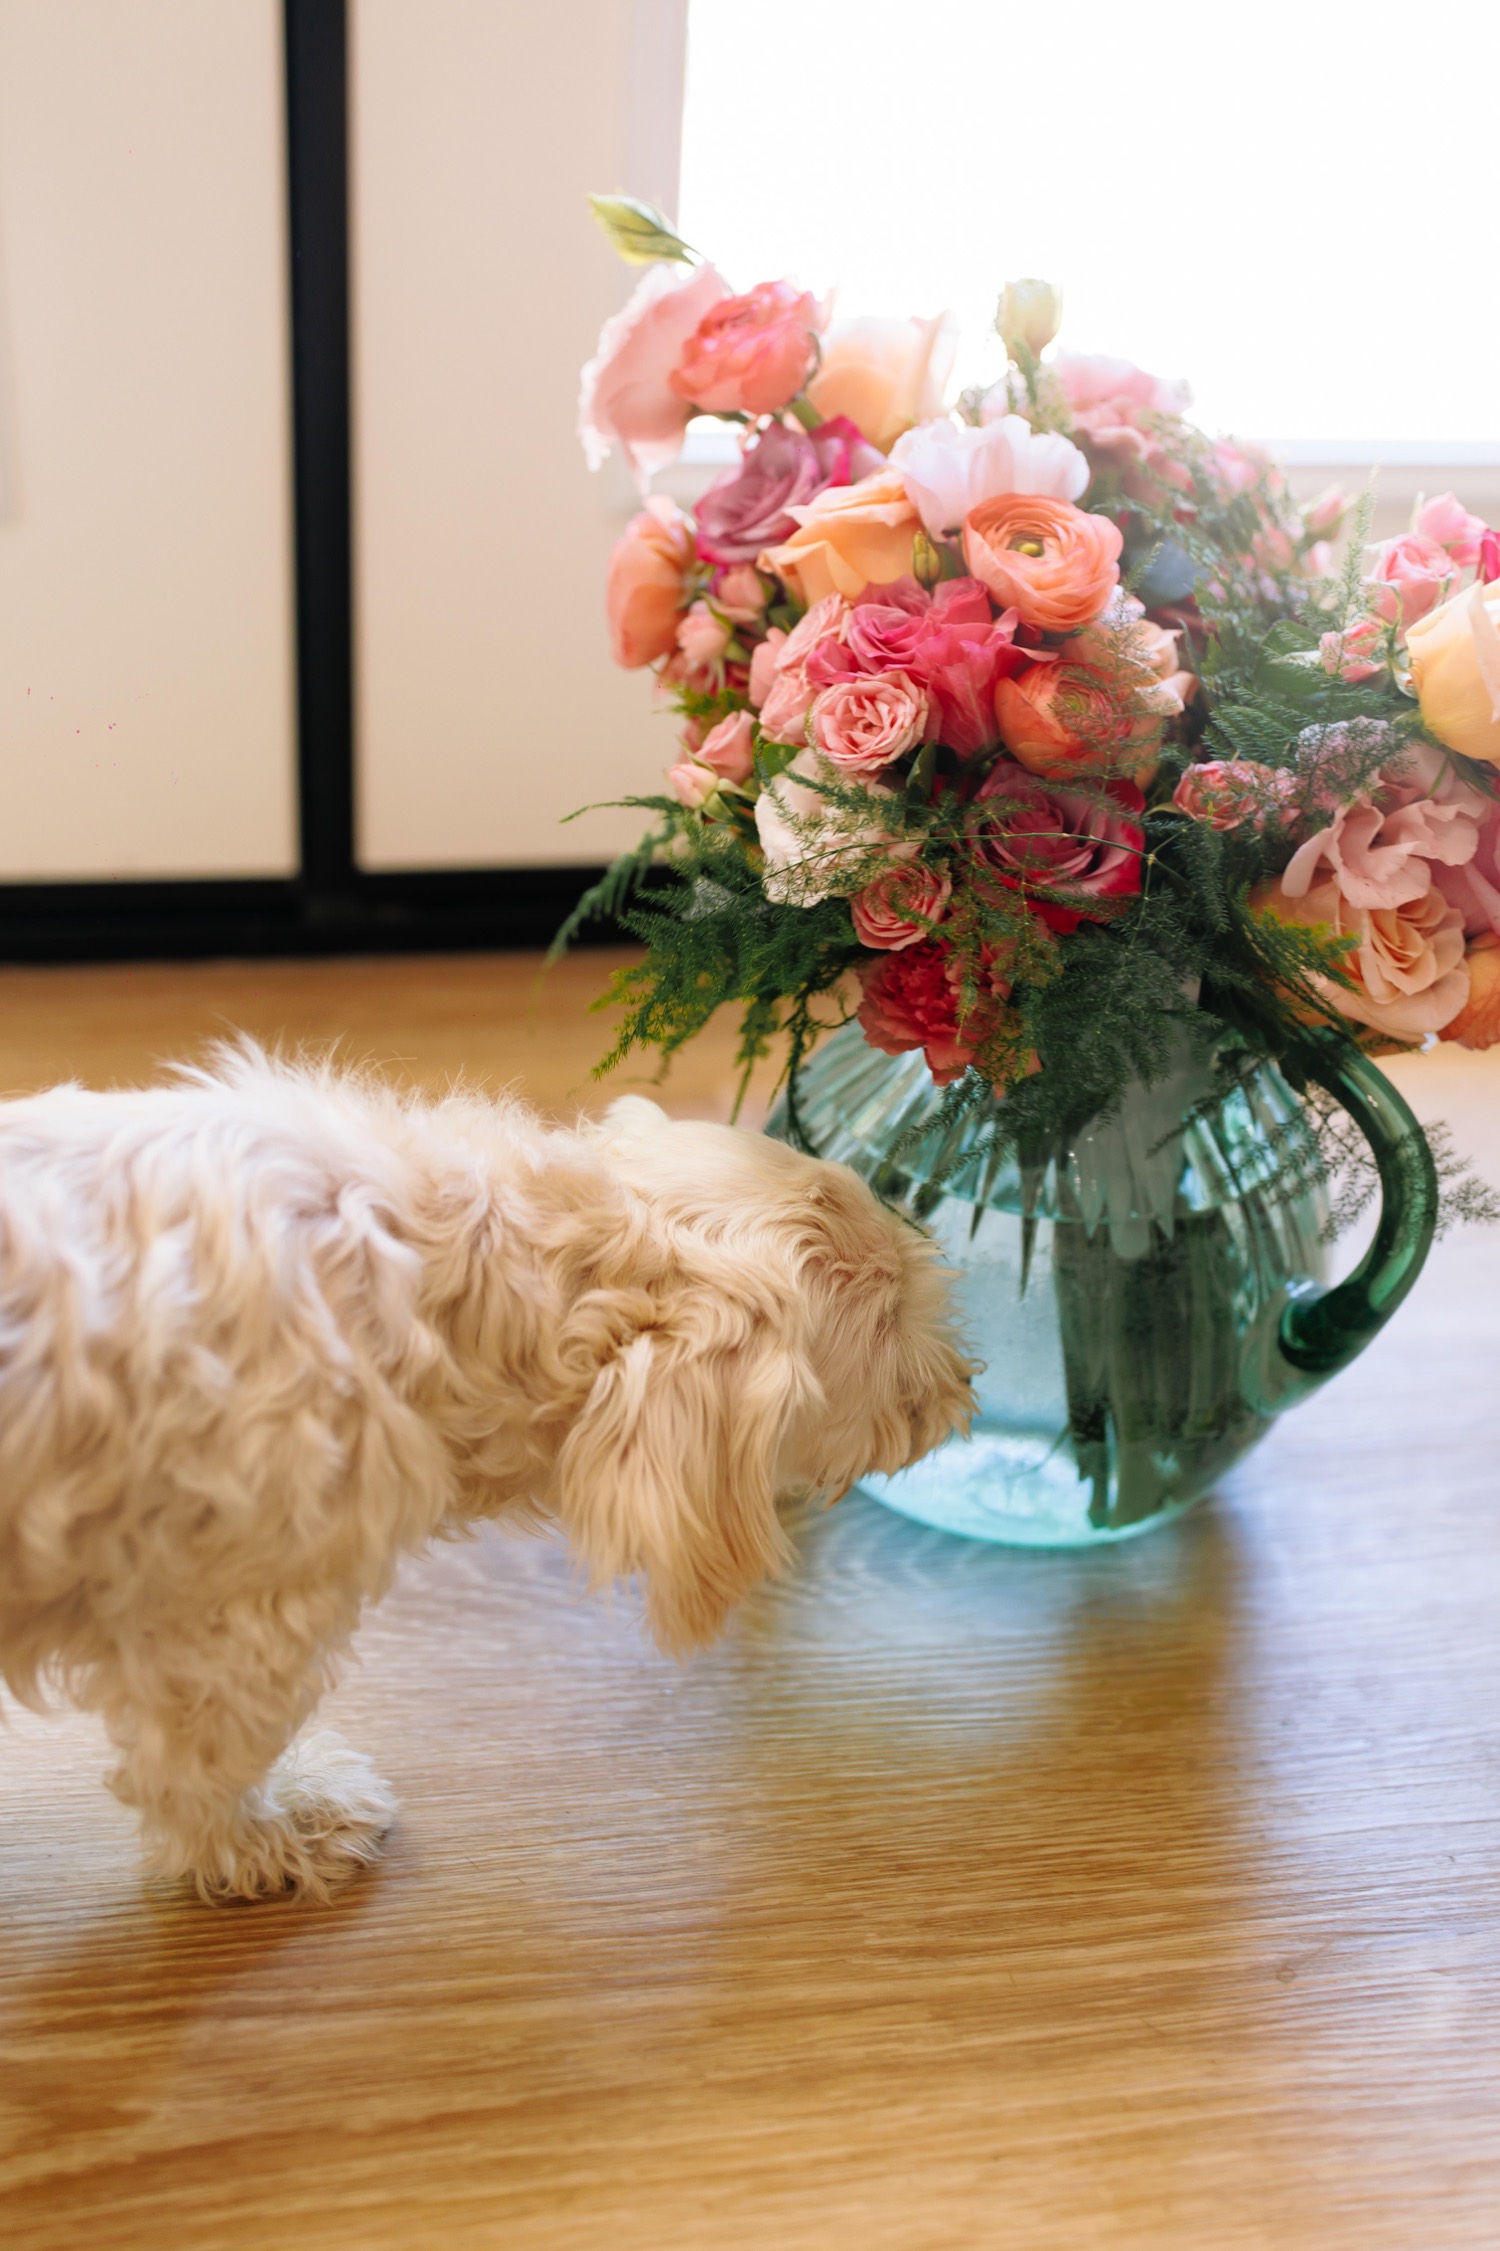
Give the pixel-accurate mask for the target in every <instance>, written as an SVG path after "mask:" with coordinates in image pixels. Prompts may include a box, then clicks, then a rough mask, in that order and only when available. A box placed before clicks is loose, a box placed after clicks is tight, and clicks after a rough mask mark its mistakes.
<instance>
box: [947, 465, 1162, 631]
mask: <svg viewBox="0 0 1500 2251" xmlns="http://www.w3.org/2000/svg"><path fill="white" fill-rule="evenodd" d="M1123 545H1124V541H1123V540H1122V538H1121V535H1120V527H1119V525H1118V524H1114V523H1111V522H1110V520H1109V518H1108V517H1107V516H1094V515H1089V514H1086V513H1085V511H1084V510H1083V509H1081V508H1075V507H1074V506H1073V505H1072V503H1071V501H1067V500H1047V499H1043V498H1041V497H1039V496H1036V495H1033V494H1030V493H1007V494H1005V495H1003V496H1002V497H1001V498H1000V499H998V500H986V501H984V502H982V503H981V505H980V506H979V507H978V508H976V509H975V510H974V512H973V514H972V515H971V516H970V517H969V519H968V521H967V522H966V524H965V525H964V555H965V558H966V560H967V562H968V565H969V569H970V570H971V571H972V572H973V574H974V576H975V577H976V578H977V579H979V580H980V581H981V582H982V584H984V585H985V586H987V587H988V588H989V590H990V592H991V594H992V595H993V596H994V598H995V600H996V601H997V602H998V603H999V605H1000V607H1001V608H1002V609H1013V610H1015V611H1016V612H1017V613H1018V615H1019V617H1020V620H1021V623H1022V624H1023V625H1031V626H1036V627H1037V628H1038V629H1039V630H1040V631H1042V632H1044V633H1076V632H1077V631H1078V629H1079V627H1080V626H1084V625H1088V624H1090V623H1091V622H1092V620H1093V619H1095V618H1096V617H1098V616H1099V614H1100V612H1101V611H1102V610H1103V609H1104V608H1105V607H1106V606H1107V604H1108V602H1109V599H1110V597H1111V595H1112V594H1113V593H1114V591H1115V588H1116V587H1117V586H1118V584H1119V581H1120V573H1119V561H1120V549H1121V547H1122V546H1123Z"/></svg>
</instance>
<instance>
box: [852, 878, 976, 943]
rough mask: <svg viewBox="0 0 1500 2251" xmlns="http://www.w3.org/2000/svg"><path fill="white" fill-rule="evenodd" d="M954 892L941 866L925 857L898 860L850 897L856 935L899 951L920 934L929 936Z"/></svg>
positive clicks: (863, 940) (867, 941)
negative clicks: (935, 865) (931, 862)
mask: <svg viewBox="0 0 1500 2251" xmlns="http://www.w3.org/2000/svg"><path fill="white" fill-rule="evenodd" d="M952 896H953V885H952V882H951V880H950V879H949V877H948V876H946V875H945V874H944V873H943V870H942V869H941V868H932V867H928V866H927V865H926V863H925V862H924V861H922V860H897V861H896V862H895V863H894V864H893V865H892V866H891V867H888V868H887V869H886V870H885V871H884V873H883V874H881V875H877V876H876V878H875V880H874V882H873V883H868V884H866V886H865V888H864V890H863V891H861V892H859V893H858V895H857V896H856V897H855V898H853V899H851V900H850V902H849V911H850V913H851V915H852V916H853V918H854V935H855V937H856V938H857V939H858V940H859V942H860V944H861V945H862V946H871V947H873V948H874V949H875V950H876V951H877V952H879V953H899V952H900V951H901V949H902V948H903V947H905V946H914V945H915V944H916V943H917V941H918V939H919V938H930V937H931V935H932V926H933V924H934V923H937V922H941V921H942V919H943V916H944V914H945V912H946V911H947V906H948V901H949V900H950V899H951V898H952Z"/></svg>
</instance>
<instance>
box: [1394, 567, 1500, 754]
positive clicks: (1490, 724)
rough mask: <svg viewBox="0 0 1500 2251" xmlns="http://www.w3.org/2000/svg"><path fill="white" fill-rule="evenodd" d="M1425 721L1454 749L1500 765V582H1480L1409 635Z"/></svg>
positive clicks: (1433, 612)
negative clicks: (1490, 584)
mask: <svg viewBox="0 0 1500 2251" xmlns="http://www.w3.org/2000/svg"><path fill="white" fill-rule="evenodd" d="M1406 653H1407V657H1408V659H1409V661H1410V664H1411V677H1412V685H1413V687H1414V688H1415V689H1416V691H1417V701H1418V703H1419V704H1420V706H1421V710H1422V724H1423V726H1424V727H1425V728H1426V729H1427V731H1428V733H1429V734H1431V735H1436V737H1437V739H1438V741H1439V742H1440V743H1446V744H1447V746H1448V748H1449V749H1450V750H1458V751H1462V752H1463V754H1464V756H1465V757H1466V758H1483V759H1487V760H1488V761H1489V763H1490V764H1491V765H1500V585H1495V586H1486V585H1484V584H1482V583H1481V582H1480V581H1478V580H1476V581H1475V583H1474V584H1473V585H1472V586H1470V587H1469V588H1467V589H1466V591H1465V592H1464V593H1462V594H1455V595H1454V596H1453V597H1452V598H1451V599H1450V600H1449V601H1446V602H1444V603H1443V604H1442V605H1441V607H1440V608H1438V609H1435V610H1429V611H1428V613H1427V615H1426V617H1424V618H1421V619H1419V620H1418V622H1417V623H1416V624H1415V625H1414V626H1413V627H1412V629H1411V631H1410V633H1409V634H1408V635H1407V637H1406Z"/></svg>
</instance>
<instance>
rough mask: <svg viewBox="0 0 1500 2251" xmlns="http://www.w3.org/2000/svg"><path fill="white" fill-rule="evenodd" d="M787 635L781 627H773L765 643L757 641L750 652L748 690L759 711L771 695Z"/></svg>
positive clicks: (753, 703)
mask: <svg viewBox="0 0 1500 2251" xmlns="http://www.w3.org/2000/svg"><path fill="white" fill-rule="evenodd" d="M786 639H787V637H786V635H785V633H784V632H783V631H782V629H781V627H780V626H779V625H773V626H772V627H771V629H770V631H769V632H768V633H767V635H766V637H765V639H764V641H757V643H756V645H755V647H754V648H753V649H752V650H751V652H750V685H749V687H748V689H747V690H746V693H747V694H748V696H749V698H750V701H751V704H752V705H753V706H754V708H755V710H757V711H759V710H760V709H761V707H762V705H763V704H764V703H765V700H766V698H767V696H768V695H769V694H770V693H771V690H772V688H773V687H774V685H775V682H776V675H777V672H778V671H779V670H780V666H781V652H782V650H783V649H784V648H785V647H786Z"/></svg>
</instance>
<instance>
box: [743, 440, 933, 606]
mask: <svg viewBox="0 0 1500 2251" xmlns="http://www.w3.org/2000/svg"><path fill="white" fill-rule="evenodd" d="M788 514H789V515H792V516H795V518H796V519H797V529H796V531H795V532H793V533H792V535H791V537H790V539H788V540H785V541H784V542H783V543H782V544H781V545H780V546H779V547H772V548H768V549H767V551H766V553H765V555H764V556H763V558H762V561H763V563H764V565H765V567H766V569H767V570H773V571H775V572H776V574H777V576H778V577H779V578H782V579H784V580H785V581H786V583H787V585H788V586H790V588H791V589H792V592H793V593H794V594H796V595H797V596H799V597H800V599H801V600H802V601H804V602H806V603H808V604H814V603H817V602H819V601H821V600H822V599H824V598H825V597H826V596H827V595H829V594H842V595H843V596H844V597H845V598H846V599H847V600H849V601H852V600H853V599H854V597H855V595H856V594H860V593H863V591H864V589H865V588H866V587H867V586H869V585H871V584H876V585H883V584H885V583H886V582H887V581H889V580H891V579H897V578H903V577H905V576H906V575H907V574H908V573H909V572H910V570H911V565H912V541H913V537H914V535H915V532H916V529H917V522H918V518H917V511H916V509H915V508H914V507H913V506H912V504H911V502H910V501H909V500H908V499H907V497H906V488H905V486H904V485H903V484H902V482H901V478H900V475H899V474H898V472H897V471H896V470H894V469H880V470H877V471H876V473H875V475H874V476H871V477H862V478H861V479H860V481H859V483H858V484H856V485H843V486H836V487H831V488H830V489H829V490H828V491H826V492H823V493H820V494H819V495H818V497H817V498H816V499H815V500H813V501H812V502H810V503H809V505H808V506H806V507H798V508H792V509H789V510H788Z"/></svg>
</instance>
